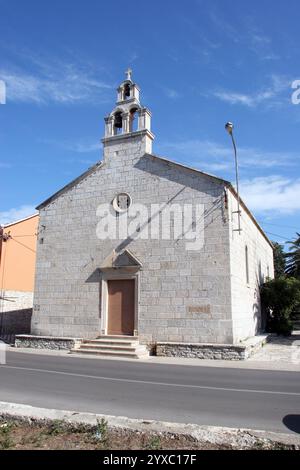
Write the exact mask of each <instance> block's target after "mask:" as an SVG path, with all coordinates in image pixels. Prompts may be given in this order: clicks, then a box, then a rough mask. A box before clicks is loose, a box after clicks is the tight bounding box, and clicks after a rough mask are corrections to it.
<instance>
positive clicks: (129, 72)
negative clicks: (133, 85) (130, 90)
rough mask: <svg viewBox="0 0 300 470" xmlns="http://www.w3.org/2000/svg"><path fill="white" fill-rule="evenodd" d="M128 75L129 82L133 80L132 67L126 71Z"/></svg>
mask: <svg viewBox="0 0 300 470" xmlns="http://www.w3.org/2000/svg"><path fill="white" fill-rule="evenodd" d="M125 73H126V75H127V80H131V74H132V70H131V68H130V67H128V69H127V70H126V72H125Z"/></svg>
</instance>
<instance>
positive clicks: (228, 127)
mask: <svg viewBox="0 0 300 470" xmlns="http://www.w3.org/2000/svg"><path fill="white" fill-rule="evenodd" d="M225 129H226V131H227V132H228V134H229V135H230V137H231V140H232V145H233V150H234V161H235V183H236V192H237V211H233V212H232V213H233V214H237V215H238V228H237V229H234V231H235V232H239V234H240V233H241V230H242V229H241V211H240V193H239V166H238V157H237V151H236V144H235V140H234V137H233V124H232V122H227V123H226V124H225Z"/></svg>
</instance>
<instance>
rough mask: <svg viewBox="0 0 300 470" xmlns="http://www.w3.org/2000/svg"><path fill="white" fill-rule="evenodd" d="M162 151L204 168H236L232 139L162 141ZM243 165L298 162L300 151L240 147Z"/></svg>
mask: <svg viewBox="0 0 300 470" xmlns="http://www.w3.org/2000/svg"><path fill="white" fill-rule="evenodd" d="M158 150H159V152H160V153H162V154H164V155H166V156H167V157H169V158H171V159H175V158H176V159H178V160H181V161H184V162H185V163H187V164H190V165H194V166H197V167H198V168H199V169H202V170H204V171H212V172H213V171H217V172H220V171H222V170H229V171H232V170H233V168H234V167H233V165H234V162H233V153H232V148H231V145H230V143H229V144H228V145H222V144H219V143H217V142H213V141H209V140H197V139H191V140H186V141H181V142H165V143H162V144H160V145H158ZM238 154H239V166H240V167H241V168H242V169H243V168H257V167H259V168H273V167H287V166H293V165H295V162H297V161H299V157H300V155H298V154H294V153H288V152H270V151H264V150H261V149H258V148H251V147H239V149H238Z"/></svg>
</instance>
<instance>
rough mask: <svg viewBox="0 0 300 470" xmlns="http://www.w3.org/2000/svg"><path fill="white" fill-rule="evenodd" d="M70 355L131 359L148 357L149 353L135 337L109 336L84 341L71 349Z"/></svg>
mask: <svg viewBox="0 0 300 470" xmlns="http://www.w3.org/2000/svg"><path fill="white" fill-rule="evenodd" d="M71 353H75V354H76V353H77V354H78V353H79V354H92V355H96V356H111V357H124V358H132V359H141V358H146V357H149V351H148V350H147V348H146V346H144V345H141V344H140V343H139V341H138V337H137V336H112V335H109V336H102V337H100V338H96V339H85V340H83V341H82V342H81V344H80V345H79V346H78V347H76V348H73V349H71Z"/></svg>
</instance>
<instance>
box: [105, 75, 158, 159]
mask: <svg viewBox="0 0 300 470" xmlns="http://www.w3.org/2000/svg"><path fill="white" fill-rule="evenodd" d="M125 73H126V79H125V80H124V81H123V82H122V83H121V84H120V86H119V87H118V89H117V102H116V106H115V108H114V109H113V111H112V112H111V113H110V114H109V115H108V116H107V117H105V118H104V121H105V136H104V138H103V139H102V142H103V145H104V149H105V147H106V146H107V145H109V146H111V145H112V144H113V143H114V142H115V143H116V144H120V143H121V141H124V143H125V141H128V139H130V140H131V141H133V140H137V139H138V140H141V138H143V139H142V140H143V142H144V143H145V149H144V151H145V153H151V152H152V141H153V139H154V135H153V134H152V132H151V112H150V110H149V109H148V108H146V107H144V106H143V105H142V104H141V103H140V88H139V86H138V85H137V84H136V83H135V82H134V81H133V80H132V70H131V69H130V68H128V70H126V72H125Z"/></svg>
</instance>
